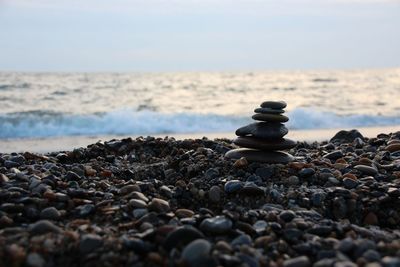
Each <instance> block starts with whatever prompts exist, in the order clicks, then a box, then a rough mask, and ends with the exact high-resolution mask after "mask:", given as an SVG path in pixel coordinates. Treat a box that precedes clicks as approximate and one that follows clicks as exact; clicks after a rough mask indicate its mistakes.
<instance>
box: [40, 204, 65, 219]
mask: <svg viewBox="0 0 400 267" xmlns="http://www.w3.org/2000/svg"><path fill="white" fill-rule="evenodd" d="M60 217H61V213H60V211H59V210H58V209H56V208H55V207H48V208H45V209H43V210H42V211H41V212H40V218H42V219H47V220H54V221H57V220H59V219H60Z"/></svg>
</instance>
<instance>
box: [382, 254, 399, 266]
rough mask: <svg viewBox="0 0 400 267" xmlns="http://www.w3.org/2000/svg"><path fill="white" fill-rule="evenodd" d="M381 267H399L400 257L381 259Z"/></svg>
mask: <svg viewBox="0 0 400 267" xmlns="http://www.w3.org/2000/svg"><path fill="white" fill-rule="evenodd" d="M382 265H383V267H400V257H390V256H385V257H383V259H382Z"/></svg>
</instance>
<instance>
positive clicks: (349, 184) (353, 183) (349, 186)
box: [343, 177, 358, 189]
mask: <svg viewBox="0 0 400 267" xmlns="http://www.w3.org/2000/svg"><path fill="white" fill-rule="evenodd" d="M343 185H344V187H345V188H347V189H352V188H355V187H357V185H358V182H357V181H355V180H353V179H350V178H347V177H346V178H344V179H343Z"/></svg>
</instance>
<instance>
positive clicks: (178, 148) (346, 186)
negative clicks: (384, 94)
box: [0, 132, 400, 267]
mask: <svg viewBox="0 0 400 267" xmlns="http://www.w3.org/2000/svg"><path fill="white" fill-rule="evenodd" d="M106 143H107V142H106ZM399 143H400V132H397V133H391V134H387V135H383V134H381V135H379V136H377V138H362V139H361V138H360V137H357V138H356V139H354V141H352V142H345V143H343V142H338V141H335V142H331V143H326V142H323V143H317V142H315V143H306V142H298V143H297V146H296V147H294V148H292V149H290V154H291V155H292V156H293V158H294V159H295V160H294V161H292V162H291V163H289V164H288V165H285V164H282V163H277V164H270V163H263V162H254V161H248V162H247V165H246V166H243V167H240V168H238V167H235V166H233V165H234V162H235V161H234V160H227V159H226V158H224V155H225V153H226V151H228V150H229V149H232V148H234V147H235V146H234V145H233V144H232V141H231V140H228V139H223V140H210V139H207V138H203V139H190V140H175V139H174V138H166V139H163V138H153V137H140V138H137V139H131V138H126V139H123V140H118V141H115V142H114V141H112V142H111V143H110V144H111V145H110V146H108V145H107V144H105V143H104V142H98V143H96V144H92V145H90V146H88V147H87V148H79V149H76V150H74V151H70V152H68V151H67V152H63V154H64V155H63V156H62V157H60V154H59V153H48V154H46V155H45V156H42V155H36V154H35V155H33V154H32V155H30V154H26V156H25V154H19V153H14V154H1V155H0V183H1V186H0V255H1V256H0V258H1V260H0V265H4V266H35V264H38V265H41V264H42V263H40V262H41V261H40V260H38V259H40V258H41V259H42V260H43V261H44V263H43V264H44V265H43V267H45V266H50V265H55V264H58V265H60V266H64V265H68V266H69V265H73V264H74V263H80V264H81V265H82V264H83V265H88V266H95V265H98V264H99V262H100V265H104V266H117V265H118V266H119V265H121V266H130V265H132V266H142V265H149V266H165V265H171V266H191V267H193V266H195V267H197V266H199V267H200V266H208V267H214V266H232V267H234V266H252V267H253V266H254V267H257V266H275V267H277V266H288V265H289V266H290V264H292V266H302V264H304V265H306V266H315V267H324V266H329V267H332V266H365V267H378V266H399V265H400V261H399V260H400V259H399V257H398V256H399V255H398V253H397V251H399V250H400V245H399V243H398V240H399V239H400V234H399V232H398V225H399V223H400V208H399V207H398V205H395V204H396V202H397V200H398V198H399V197H400V152H399V151H397V152H396V151H395V152H390V151H388V150H386V148H387V147H388V146H389V145H392V144H399ZM111 146H112V147H113V148H111ZM332 151H341V152H342V154H343V156H342V157H340V158H338V159H335V160H333V159H329V158H323V156H322V155H325V154H327V153H329V152H332ZM18 155H24V157H25V160H24V161H22V157H18ZM12 157H15V160H16V161H19V164H20V165H19V166H18V167H16V168H6V167H5V166H4V163H5V161H6V160H8V161H10V162H11V160H10V158H12ZM18 158H20V160H19V159H18ZM358 165H361V166H366V167H370V168H374V169H375V170H376V171H377V173H376V174H371V175H370V174H367V173H365V172H362V171H360V170H357V168H359V167H357V168H355V166H358ZM371 166H372V167H371ZM363 168H365V167H363ZM312 170H313V171H314V173H312V172H313V171H312ZM70 172H73V173H75V174H76V175H77V176H75V175H73V174H71V173H70ZM68 173H69V174H68ZM67 174H68V175H67ZM4 177H6V178H4ZM218 193H219V201H216V200H217V199H218ZM213 194H215V195H213ZM151 203H152V204H151ZM154 203H156V204H154ZM150 204H151V205H153V206H152V207H151V208H149V205H150ZM197 240H203V241H205V242H208V246H204V247H209V249H205V251H206V252H205V253H204V254H202V255H203V256H201V257H200V258H198V260H196V261H194V260H191V262H190V263H189V262H188V261H187V260H186V259H193V258H190V257H191V256H193V253H199V254H201V252H200V251H201V249H199V250H197V249H193V248H192V249H190V245H191V244H193V243H194V242H197ZM199 242H200V241H199ZM199 246H200V245H199ZM188 250H189V251H191V252H190V253H188V252H187V251H188ZM184 251H185V252H184ZM34 253H35V254H37V255H38V256H40V257H36V260H35V256H32V254H34ZM183 254H185V256H183ZM28 256H29V261H30V263H28ZM302 257H303V258H302ZM299 258H300V259H299ZM302 259H303V260H302ZM35 262H36V263H35ZM63 264H64V265H63Z"/></svg>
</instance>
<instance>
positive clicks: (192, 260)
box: [181, 239, 211, 266]
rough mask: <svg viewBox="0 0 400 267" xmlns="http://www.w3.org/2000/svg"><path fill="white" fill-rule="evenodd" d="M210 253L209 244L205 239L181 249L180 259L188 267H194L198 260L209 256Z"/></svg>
mask: <svg viewBox="0 0 400 267" xmlns="http://www.w3.org/2000/svg"><path fill="white" fill-rule="evenodd" d="M210 251H211V243H210V242H208V241H207V240H205V239H196V240H194V241H192V242H191V243H189V244H188V245H187V246H186V247H185V248H184V249H183V251H182V256H181V258H182V260H184V261H185V262H187V263H188V264H189V265H190V266H196V265H197V262H198V261H199V260H201V259H202V258H207V257H208V256H209V254H210Z"/></svg>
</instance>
